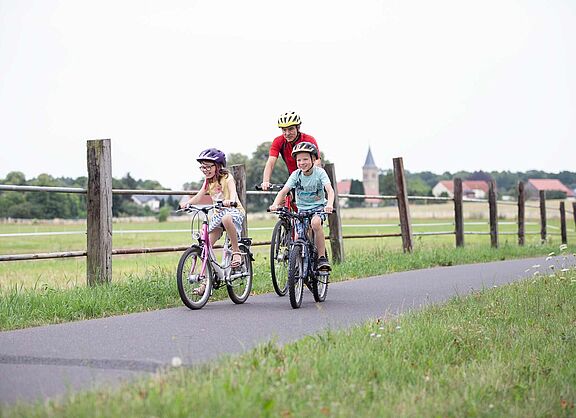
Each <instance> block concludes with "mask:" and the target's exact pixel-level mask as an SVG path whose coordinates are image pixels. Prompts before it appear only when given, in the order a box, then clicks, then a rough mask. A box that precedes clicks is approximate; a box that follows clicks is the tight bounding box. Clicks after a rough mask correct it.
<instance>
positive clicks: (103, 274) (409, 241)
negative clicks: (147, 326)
mask: <svg viewBox="0 0 576 418" xmlns="http://www.w3.org/2000/svg"><path fill="white" fill-rule="evenodd" d="M87 166H88V187H87V189H81V188H66V187H35V186H13V185H0V191H3V190H4V191H21V192H27V191H34V192H54V193H83V194H86V196H87V250H86V251H67V252H60V253H41V254H12V255H0V261H18V260H38V259H47V258H62V257H84V256H85V257H87V264H86V276H87V282H88V284H89V285H94V284H97V283H104V282H109V281H111V279H112V256H113V255H120V254H142V253H153V252H170V251H183V250H185V249H186V248H188V246H177V247H158V248H133V249H113V248H112V195H113V194H130V195H152V194H154V195H189V194H191V193H194V192H191V191H189V190H181V191H173V190H126V189H112V168H111V146H110V140H109V139H102V140H91V141H87ZM393 168H394V177H395V181H396V195H394V196H384V195H376V196H374V195H350V194H345V195H344V194H343V195H341V196H339V194H338V191H337V187H334V190H335V194H336V196H335V204H334V206H335V207H336V208H339V199H340V197H345V198H349V199H354V198H370V199H381V200H395V201H396V206H397V209H398V216H399V221H400V224H399V226H400V233H390V234H363V235H346V236H345V235H343V234H342V222H341V220H342V218H341V216H340V211H339V210H336V211H335V213H332V214H330V215H329V217H328V223H329V234H328V237H327V239H328V240H329V241H330V246H331V250H332V259H333V261H334V262H336V263H340V262H343V261H344V256H345V255H344V244H343V240H344V239H346V238H380V237H401V238H402V247H403V250H404V251H405V252H411V251H412V249H413V237H414V235H422V234H424V233H414V232H413V231H412V223H411V217H410V204H409V202H410V200H419V199H424V200H440V201H453V203H454V227H455V228H454V231H447V232H427V233H425V234H426V235H440V234H454V235H455V243H456V246H457V247H462V246H463V245H464V235H465V231H464V213H463V202H465V201H471V202H486V200H483V199H466V198H464V197H463V192H462V179H459V178H456V179H454V197H453V198H434V197H430V196H408V193H407V187H406V178H405V175H404V165H403V161H402V158H394V159H393ZM325 169H326V172H327V173H328V176H329V178H330V181H331V182H332V184H333V185H336V184H337V179H336V170H335V168H334V165H333V164H326V166H325ZM231 172H232V175H233V176H234V179H235V181H236V185H237V189H238V195H239V198H240V200H241V202H242V203H243V204H244V206H245V207H247V205H246V196H247V195H248V194H266V193H270V192H256V191H247V190H246V173H245V168H244V166H243V165H234V166H232V167H231ZM495 190H496V184H495V183H494V181H492V182H491V183H490V187H489V193H488V200H487V202H488V207H489V225H490V231H489V233H487V234H490V243H491V245H492V247H498V236H499V233H498V206H497V201H496V191H495ZM539 198H540V205H539V209H540V238H541V240H542V242H544V241H546V239H547V236H548V232H547V225H546V196H545V193H544V192H540V195H539ZM525 202H526V196H525V193H524V184H523V183H522V182H520V183H519V184H518V201H517V203H512V204H515V205H517V207H518V216H517V222H518V232H517V235H518V244H519V245H524V243H525V236H526V234H527V233H526V230H525V208H526V206H527V205H526V203H525ZM500 203H503V202H500ZM507 203H510V202H507ZM572 207H573V211H572V213H573V215H574V223H575V225H576V202H573V203H572ZM559 210H560V231H561V233H560V235H561V240H562V243H563V244H566V243H567V227H566V209H565V204H564V202H560V208H559ZM247 231H248V225H247V218H246V219H245V223H244V225H243V234H244V235H246V234H247ZM269 244H270V242H269V241H265V242H254V244H253V245H255V246H257V245H269Z"/></svg>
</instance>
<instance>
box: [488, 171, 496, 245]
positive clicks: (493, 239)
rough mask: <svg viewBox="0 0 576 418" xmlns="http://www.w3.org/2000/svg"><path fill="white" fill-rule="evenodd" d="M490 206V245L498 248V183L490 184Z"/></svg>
mask: <svg viewBox="0 0 576 418" xmlns="http://www.w3.org/2000/svg"><path fill="white" fill-rule="evenodd" d="M488 206H489V209H490V245H491V246H492V247H493V248H498V206H497V204H496V182H495V181H494V180H490V183H489V184H488Z"/></svg>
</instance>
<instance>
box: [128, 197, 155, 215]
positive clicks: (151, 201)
mask: <svg viewBox="0 0 576 418" xmlns="http://www.w3.org/2000/svg"><path fill="white" fill-rule="evenodd" d="M161 200H162V199H160V197H159V196H153V195H133V196H132V201H133V202H135V203H136V204H138V205H140V206H147V207H149V208H150V209H152V210H153V211H155V212H156V211H158V210H159V209H160V201H161Z"/></svg>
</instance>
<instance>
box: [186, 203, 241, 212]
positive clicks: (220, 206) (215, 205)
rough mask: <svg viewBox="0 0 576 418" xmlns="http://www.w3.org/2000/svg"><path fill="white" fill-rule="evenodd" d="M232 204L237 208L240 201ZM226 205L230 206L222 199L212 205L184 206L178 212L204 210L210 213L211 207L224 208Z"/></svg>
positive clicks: (231, 204)
mask: <svg viewBox="0 0 576 418" xmlns="http://www.w3.org/2000/svg"><path fill="white" fill-rule="evenodd" d="M230 206H231V207H234V208H236V207H238V202H230ZM226 207H228V206H224V204H223V202H222V200H219V201H217V202H216V203H214V204H212V205H202V206H195V205H186V206H184V207H183V208H180V209H178V210H177V211H176V212H187V213H190V212H193V211H202V212H205V213H208V211H209V210H210V209H222V208H226Z"/></svg>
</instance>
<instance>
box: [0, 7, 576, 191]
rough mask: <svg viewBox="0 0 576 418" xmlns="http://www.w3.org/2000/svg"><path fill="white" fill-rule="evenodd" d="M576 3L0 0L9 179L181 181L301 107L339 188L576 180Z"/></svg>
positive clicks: (2, 119) (2, 133)
mask: <svg viewBox="0 0 576 418" xmlns="http://www.w3.org/2000/svg"><path fill="white" fill-rule="evenodd" d="M575 45H576V1H574V0H547V1H544V0H539V1H537V0H517V1H515V0H483V1H471V0H438V1H428V0H398V1H396V0H386V1H381V0H358V1H342V0H291V1H288V2H286V1H277V0H246V1H237V0H207V1H204V0H181V1H180V0H158V1H143V0H99V1H86V0H61V1H59V0H37V1H36V0H0V178H3V177H5V175H6V174H7V173H9V172H10V171H22V172H24V174H25V175H26V177H27V178H32V177H36V176H37V175H38V174H40V173H48V174H51V175H53V176H55V177H60V176H67V177H78V176H82V175H86V172H87V170H86V141H87V140H89V139H98V138H110V139H111V141H112V170H113V176H114V177H117V178H120V177H123V176H124V175H125V174H126V173H127V172H130V173H131V175H132V177H134V178H137V179H153V180H158V181H159V182H160V183H161V184H162V185H164V186H165V187H169V188H174V189H180V188H181V186H182V184H183V183H184V182H187V181H191V180H199V179H200V178H201V175H200V173H199V171H198V169H197V163H196V160H195V157H196V155H197V154H198V153H199V152H200V151H201V150H202V149H204V148H208V147H212V146H214V147H217V148H220V149H222V150H223V151H224V152H226V153H232V152H235V153H237V152H239V153H243V154H245V155H248V156H251V155H252V153H253V152H254V151H255V150H256V147H257V145H258V144H260V143H262V142H264V141H271V140H272V139H273V138H274V137H275V136H277V135H279V134H280V130H279V129H278V128H277V127H276V120H277V117H278V115H279V114H280V113H283V112H285V111H289V110H295V111H297V112H298V113H300V114H301V116H302V119H303V124H302V131H303V132H306V133H308V134H311V135H313V136H314V137H316V139H317V141H318V143H319V145H320V148H321V149H322V151H323V152H324V153H325V155H326V157H327V158H328V159H329V160H331V161H332V162H333V163H334V164H335V166H336V174H337V178H338V179H344V178H356V179H361V178H362V170H361V167H362V165H363V164H364V161H365V158H366V154H367V151H368V147H369V146H370V147H371V149H372V153H373V156H374V159H375V162H376V164H377V165H378V166H379V167H381V168H383V169H387V168H391V166H392V158H394V157H403V158H404V167H405V168H406V169H407V170H410V171H412V172H418V171H432V172H435V173H438V174H441V173H443V172H444V171H450V172H456V171H459V170H467V171H475V170H485V171H490V170H498V171H503V170H510V171H527V170H531V169H536V170H545V171H549V172H559V171H561V170H569V171H576V164H575V157H576V152H575V151H576V47H575Z"/></svg>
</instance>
